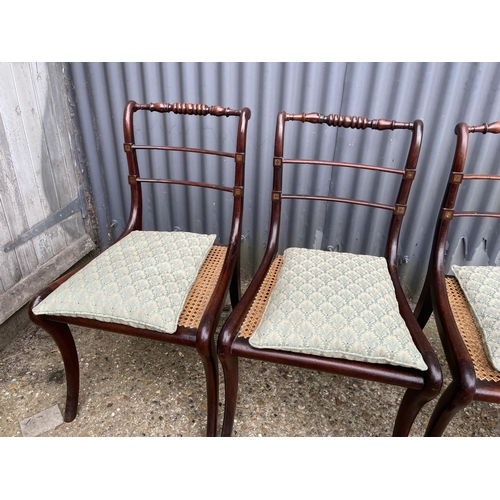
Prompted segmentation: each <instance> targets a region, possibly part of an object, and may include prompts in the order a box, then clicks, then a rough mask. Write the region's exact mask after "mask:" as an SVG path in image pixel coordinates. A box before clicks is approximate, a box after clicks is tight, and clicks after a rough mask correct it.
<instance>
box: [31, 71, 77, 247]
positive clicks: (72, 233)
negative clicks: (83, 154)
mask: <svg viewBox="0 0 500 500" xmlns="http://www.w3.org/2000/svg"><path fill="white" fill-rule="evenodd" d="M30 73H31V75H32V82H33V92H34V97H35V100H36V102H37V105H38V108H39V109H38V115H39V117H40V126H41V128H42V130H43V137H44V143H45V147H46V152H47V161H43V162H42V165H41V169H42V182H43V188H44V195H45V198H46V200H47V202H48V204H49V206H50V213H53V212H55V211H57V210H59V209H60V208H63V207H65V206H66V205H68V204H69V203H71V202H72V201H73V200H74V199H75V198H76V197H77V195H78V183H77V179H76V175H75V164H74V159H73V155H72V148H71V143H70V138H69V134H68V127H67V123H68V120H67V119H68V118H69V113H68V109H67V107H65V106H64V102H63V100H65V99H67V97H66V95H65V89H64V88H61V81H59V79H58V78H57V76H56V75H54V74H51V71H50V68H49V64H48V63H47V64H40V63H31V65H30ZM53 80H56V81H53ZM62 117H65V118H67V119H62ZM77 220H78V219H77V218H71V219H70V220H66V221H64V222H62V223H61V224H58V226H59V229H60V230H61V231H62V234H63V235H64V238H65V242H66V245H68V244H70V243H71V242H72V241H75V240H76V239H78V238H79V237H81V236H82V234H84V233H85V230H84V228H83V224H81V225H80V226H79V225H78V224H77Z"/></svg>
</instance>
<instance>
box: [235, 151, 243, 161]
mask: <svg viewBox="0 0 500 500" xmlns="http://www.w3.org/2000/svg"><path fill="white" fill-rule="evenodd" d="M235 160H236V163H243V161H244V160H245V155H244V154H243V153H236V157H235Z"/></svg>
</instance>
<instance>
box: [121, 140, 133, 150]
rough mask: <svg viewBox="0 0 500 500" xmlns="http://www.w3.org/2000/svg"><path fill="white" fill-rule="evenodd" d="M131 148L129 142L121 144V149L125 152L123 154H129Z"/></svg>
mask: <svg viewBox="0 0 500 500" xmlns="http://www.w3.org/2000/svg"><path fill="white" fill-rule="evenodd" d="M132 146H133V144H132V143H130V142H124V143H123V149H124V150H125V153H130V152H131V151H132Z"/></svg>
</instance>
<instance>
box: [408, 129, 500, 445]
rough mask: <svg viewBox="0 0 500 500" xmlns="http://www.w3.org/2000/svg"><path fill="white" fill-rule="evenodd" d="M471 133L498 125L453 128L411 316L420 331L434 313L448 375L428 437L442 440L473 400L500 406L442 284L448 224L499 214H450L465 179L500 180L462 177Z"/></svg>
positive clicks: (498, 387)
mask: <svg viewBox="0 0 500 500" xmlns="http://www.w3.org/2000/svg"><path fill="white" fill-rule="evenodd" d="M473 133H482V134H487V133H491V134H499V133H500V122H494V123H490V124H486V123H485V124H483V125H478V126H469V125H468V124H467V123H464V122H462V123H459V124H458V125H457V126H456V128H455V134H456V136H457V140H456V147H455V153H454V157H453V163H452V165H451V170H450V175H449V177H448V184H447V187H446V191H445V193H444V197H443V202H442V205H441V210H440V215H439V219H438V221H437V224H436V228H435V233H434V242H433V247H432V252H431V256H430V261H429V267H428V272H427V275H426V279H425V282H424V286H423V288H422V292H421V294H420V298H419V300H418V302H417V306H416V308H415V316H416V318H417V320H418V322H419V324H420V326H421V327H422V328H423V327H424V326H425V325H426V324H427V322H428V320H429V318H430V316H431V314H432V312H434V319H435V321H436V325H437V328H438V332H439V335H440V338H441V343H442V345H443V349H444V352H445V355H446V360H447V362H448V366H449V368H450V372H451V377H452V381H451V382H450V384H449V385H448V387H447V388H446V389H445V391H444V392H443V394H442V395H441V396H440V398H439V400H438V402H437V404H436V407H435V409H434V411H433V413H432V416H431V418H430V420H429V423H428V426H427V429H426V435H427V436H441V435H442V434H443V433H444V431H445V430H446V427H447V426H448V424H449V422H450V421H451V420H452V418H453V417H454V416H455V415H456V414H457V413H458V412H459V411H461V410H462V409H463V408H465V407H466V406H467V405H469V404H470V403H471V402H472V401H473V400H476V401H485V402H490V403H500V383H498V382H493V381H490V380H486V379H483V378H482V377H480V376H478V374H477V373H476V368H475V365H474V361H473V359H472V357H471V354H470V352H469V349H468V348H467V346H466V344H465V342H464V339H463V337H462V335H461V333H460V329H459V327H458V325H457V321H456V319H455V317H454V314H453V310H452V305H451V303H450V297H449V295H448V292H447V287H446V280H447V279H449V278H447V276H446V272H445V270H446V265H445V264H446V262H445V258H446V242H447V237H448V233H449V228H450V225H451V223H452V222H453V220H454V219H456V218H458V217H493V218H500V213H486V212H471V211H468V212H460V211H457V210H455V203H456V200H457V196H458V192H459V188H460V186H461V185H462V184H463V183H464V181H470V180H490V181H491V180H500V176H494V175H481V174H467V173H465V171H464V169H465V163H466V158H467V151H468V146H469V136H470V134H473Z"/></svg>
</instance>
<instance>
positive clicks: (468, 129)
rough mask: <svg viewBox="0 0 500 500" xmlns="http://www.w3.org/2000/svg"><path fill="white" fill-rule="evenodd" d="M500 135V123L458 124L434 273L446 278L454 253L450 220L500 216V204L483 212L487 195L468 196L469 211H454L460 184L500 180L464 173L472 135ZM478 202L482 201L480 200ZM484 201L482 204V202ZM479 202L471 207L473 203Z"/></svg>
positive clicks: (498, 176)
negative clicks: (449, 245)
mask: <svg viewBox="0 0 500 500" xmlns="http://www.w3.org/2000/svg"><path fill="white" fill-rule="evenodd" d="M474 133H481V134H499V133H500V122H494V123H490V124H486V123H485V124H483V125H477V126H470V125H467V123H463V122H462V123H459V124H458V125H457V126H456V127H455V134H456V135H457V141H456V147H455V154H454V156H453V163H452V165H451V170H450V175H449V177H448V184H447V187H446V191H445V193H444V197H443V203H442V205H441V212H440V216H439V220H438V223H437V226H436V232H435V235H434V245H433V257H432V258H431V262H432V261H433V262H434V266H435V267H434V272H437V273H439V274H440V275H441V276H442V277H444V274H445V270H446V267H447V265H449V263H448V264H447V263H446V261H445V257H446V256H447V255H449V254H450V253H451V252H447V248H446V245H447V239H448V234H449V231H450V225H451V222H452V221H453V220H455V219H457V218H458V219H460V218H463V217H466V218H471V217H472V218H485V217H491V218H500V207H499V210H498V211H491V212H487V211H480V210H481V207H480V206H479V205H480V204H482V205H483V206H484V201H485V200H484V198H483V197H482V196H477V195H475V196H469V197H467V198H468V199H467V205H468V206H467V208H468V210H467V211H457V210H455V204H456V202H457V197H458V193H459V190H460V189H461V187H462V186H463V185H464V184H465V183H466V182H468V181H476V180H480V181H485V180H486V181H495V180H496V181H498V180H500V175H491V174H481V173H470V174H467V173H465V165H466V160H467V153H468V149H469V136H470V134H474ZM477 202H479V204H478V203H477ZM481 202H482V203H481ZM473 203H476V206H474V207H472V206H470V205H471V204H473Z"/></svg>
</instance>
